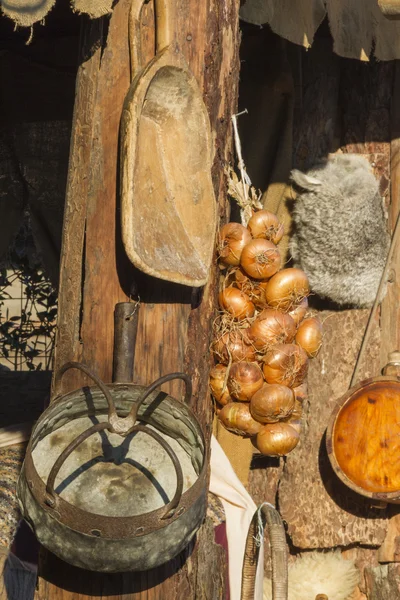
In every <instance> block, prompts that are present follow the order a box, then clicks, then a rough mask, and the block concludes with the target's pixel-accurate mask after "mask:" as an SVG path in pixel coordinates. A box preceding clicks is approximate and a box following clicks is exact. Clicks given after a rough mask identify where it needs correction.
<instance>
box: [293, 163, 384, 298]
mask: <svg viewBox="0 0 400 600" xmlns="http://www.w3.org/2000/svg"><path fill="white" fill-rule="evenodd" d="M291 178H292V181H293V182H294V183H295V185H296V188H297V189H298V192H299V194H298V196H297V199H296V200H295V202H294V208H293V222H294V232H293V236H292V239H291V242H290V251H291V254H292V257H293V260H294V263H295V265H296V266H298V267H300V268H301V269H303V270H304V271H305V272H306V273H307V275H308V277H309V280H310V285H311V289H312V291H313V292H314V293H316V294H318V295H319V296H322V297H325V298H329V299H330V300H333V301H334V302H336V303H337V304H339V305H352V306H357V307H367V306H371V305H372V304H373V302H374V300H375V295H376V292H377V290H378V286H379V281H380V278H381V275H382V271H383V269H384V266H385V261H386V256H387V253H388V248H389V235H388V233H387V229H386V222H385V217H384V213H383V206H382V198H381V196H380V194H379V184H378V181H377V180H376V179H375V177H374V175H373V174H372V172H371V167H370V164H369V162H368V161H367V160H366V159H365V158H363V157H362V156H359V155H356V154H335V155H332V156H330V157H329V158H328V159H327V160H326V161H324V162H323V163H321V164H319V165H317V166H315V167H313V168H312V169H310V170H309V171H308V172H307V174H305V173H301V172H300V171H297V170H294V171H292V173H291Z"/></svg>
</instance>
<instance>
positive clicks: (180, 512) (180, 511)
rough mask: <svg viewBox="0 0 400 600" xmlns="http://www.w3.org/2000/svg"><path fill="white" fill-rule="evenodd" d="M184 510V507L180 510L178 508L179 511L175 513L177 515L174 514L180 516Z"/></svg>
mask: <svg viewBox="0 0 400 600" xmlns="http://www.w3.org/2000/svg"><path fill="white" fill-rule="evenodd" d="M184 510H185V507H184V506H182V508H180V509H179V510H178V511H177V513H176V514H177V515H178V516H179V515H181V514H182V513H183V512H184Z"/></svg>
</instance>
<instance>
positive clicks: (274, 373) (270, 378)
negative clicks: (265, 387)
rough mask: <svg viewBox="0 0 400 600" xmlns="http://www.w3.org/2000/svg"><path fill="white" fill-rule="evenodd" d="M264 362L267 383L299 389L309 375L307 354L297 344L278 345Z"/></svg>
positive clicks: (266, 356) (267, 355)
mask: <svg viewBox="0 0 400 600" xmlns="http://www.w3.org/2000/svg"><path fill="white" fill-rule="evenodd" d="M263 360H264V366H263V372H264V377H265V379H266V381H267V383H279V384H281V385H287V386H288V387H297V386H298V385H300V384H301V383H302V381H303V379H304V378H305V376H306V375H307V369H308V358H307V354H306V353H305V352H304V350H303V348H301V347H300V346H296V345H295V344H276V346H274V347H273V348H272V349H271V350H270V351H269V352H268V353H267V354H266V355H265V356H264V359H263Z"/></svg>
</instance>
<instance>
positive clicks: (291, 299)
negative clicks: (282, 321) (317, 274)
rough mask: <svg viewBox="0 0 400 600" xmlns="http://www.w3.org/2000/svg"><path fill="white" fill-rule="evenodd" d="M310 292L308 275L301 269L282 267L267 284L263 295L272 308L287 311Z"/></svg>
mask: <svg viewBox="0 0 400 600" xmlns="http://www.w3.org/2000/svg"><path fill="white" fill-rule="evenodd" d="M309 293H310V285H309V283H308V277H307V275H306V274H305V273H304V271H302V270H301V269H294V268H293V269H283V270H282V271H279V273H277V274H276V275H274V276H273V277H272V278H271V279H270V280H269V281H268V284H267V288H266V290H265V297H266V300H267V303H268V304H269V306H271V307H272V308H279V309H280V310H284V311H289V310H292V308H294V306H296V305H297V304H299V303H300V302H301V301H302V300H303V298H305V297H306V296H308V294H309Z"/></svg>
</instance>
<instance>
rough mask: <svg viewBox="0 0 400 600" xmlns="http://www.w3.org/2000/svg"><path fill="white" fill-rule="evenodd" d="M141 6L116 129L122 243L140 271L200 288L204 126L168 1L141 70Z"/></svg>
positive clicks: (211, 207) (206, 236)
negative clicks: (131, 75)
mask: <svg viewBox="0 0 400 600" xmlns="http://www.w3.org/2000/svg"><path fill="white" fill-rule="evenodd" d="M143 2H144V0H133V5H132V12H131V32H132V33H133V35H131V60H132V65H133V66H132V70H133V71H134V72H135V73H136V74H135V76H134V78H133V81H132V83H131V87H130V89H129V92H128V94H127V97H126V99H125V104H124V109H123V113H122V121H121V210H122V239H123V243H124V246H125V251H126V253H127V255H128V257H129V259H130V260H131V261H132V263H133V264H134V265H135V266H136V267H137V268H138V269H140V270H141V271H144V272H145V273H147V274H148V275H152V276H154V277H158V278H160V279H165V280H167V281H173V282H176V283H181V284H184V285H188V286H194V287H199V286H202V285H204V284H205V283H206V281H207V278H208V273H209V269H210V265H211V260H212V256H213V250H214V243H215V242H214V240H215V229H216V201H215V196H214V190H213V186H212V181H211V166H212V158H213V145H212V136H211V129H210V123H209V118H208V113H207V110H206V107H205V105H204V102H203V98H202V94H201V92H200V90H199V87H198V84H197V81H196V79H195V77H194V76H193V74H192V73H191V72H190V71H189V68H188V66H187V64H186V61H185V59H184V58H183V56H182V54H181V53H180V52H179V50H178V48H177V47H176V46H175V44H172V43H171V37H172V36H171V17H170V11H169V8H168V4H167V2H166V0H155V20H156V56H155V58H154V59H153V60H151V61H150V63H148V64H147V66H146V67H145V68H142V58H141V54H142V53H141V46H140V15H141V9H142V6H143Z"/></svg>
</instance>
